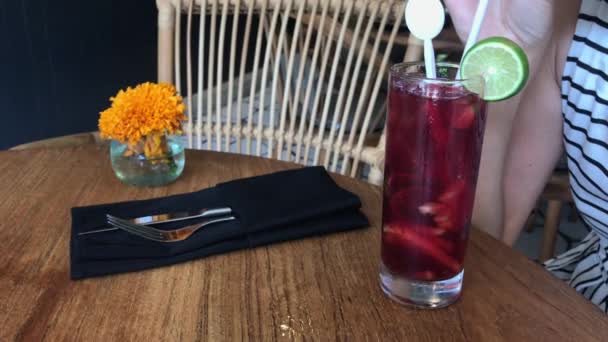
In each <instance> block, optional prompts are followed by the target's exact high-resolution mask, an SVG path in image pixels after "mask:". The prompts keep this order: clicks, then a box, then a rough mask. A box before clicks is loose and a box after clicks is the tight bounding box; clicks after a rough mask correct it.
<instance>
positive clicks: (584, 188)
mask: <svg viewBox="0 0 608 342" xmlns="http://www.w3.org/2000/svg"><path fill="white" fill-rule="evenodd" d="M562 108H563V117H564V135H563V138H564V145H565V148H566V154H567V157H568V169H569V171H570V183H571V186H572V195H573V197H574V201H575V203H576V207H577V209H578V211H579V213H580V215H581V217H582V218H583V221H584V223H585V225H586V226H587V227H588V228H589V229H590V230H591V232H590V234H589V235H588V236H587V237H586V238H585V239H584V240H583V241H582V242H581V243H580V244H579V245H578V246H577V247H576V248H574V249H572V250H570V251H568V252H566V253H565V254H562V255H560V256H558V257H557V258H555V259H552V260H549V261H548V262H547V263H546V264H545V266H546V267H547V269H548V270H549V271H551V272H552V273H553V274H555V275H556V276H557V277H559V278H561V279H563V280H566V281H568V282H569V284H570V285H571V286H572V287H574V288H575V289H576V290H577V291H578V292H579V293H581V294H583V295H584V296H585V297H586V298H588V299H589V300H591V301H592V302H593V303H595V304H596V305H597V306H599V307H600V309H602V310H603V311H604V312H607V313H608V302H607V301H608V0H583V1H582V4H581V10H580V14H579V17H578V22H577V25H576V33H575V34H574V37H573V40H572V45H571V47H570V51H569V53H568V58H567V62H566V67H565V69H564V74H563V77H562Z"/></svg>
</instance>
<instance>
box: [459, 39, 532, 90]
mask: <svg viewBox="0 0 608 342" xmlns="http://www.w3.org/2000/svg"><path fill="white" fill-rule="evenodd" d="M528 73H529V66H528V57H527V56H526V53H525V52H524V50H523V49H522V48H521V47H520V46H519V45H517V44H516V43H515V42H513V41H511V40H509V39H507V38H504V37H491V38H486V39H484V40H480V41H479V42H477V43H476V44H475V45H473V46H472V47H471V48H470V49H469V51H468V52H467V53H466V54H465V55H464V57H463V58H462V64H461V66H460V75H461V76H462V78H463V79H467V78H470V77H473V76H480V75H481V76H482V77H483V78H484V80H485V92H484V96H483V99H484V100H486V101H501V100H506V99H508V98H510V97H512V96H514V95H516V94H517V93H519V92H520V91H521V90H522V88H523V87H524V85H526V81H527V80H528Z"/></svg>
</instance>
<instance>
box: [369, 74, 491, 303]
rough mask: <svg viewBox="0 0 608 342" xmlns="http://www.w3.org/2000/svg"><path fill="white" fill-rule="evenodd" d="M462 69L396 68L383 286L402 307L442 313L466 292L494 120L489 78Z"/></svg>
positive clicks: (388, 143)
mask: <svg viewBox="0 0 608 342" xmlns="http://www.w3.org/2000/svg"><path fill="white" fill-rule="evenodd" d="M457 74H458V66H457V65H454V64H448V63H438V64H437V78H436V79H429V78H426V76H425V67H424V64H421V63H404V64H398V65H395V66H394V67H393V68H392V69H391V71H390V80H389V101H388V119H387V132H386V133H387V135H386V157H385V167H384V197H383V198H384V202H383V211H382V263H381V267H380V285H381V287H382V290H383V291H384V292H385V293H386V294H387V295H388V296H389V297H390V298H392V299H394V300H396V301H397V302H399V303H402V304H411V305H414V306H418V307H430V308H437V307H443V306H446V305H449V304H451V303H453V302H455V301H456V300H457V299H458V298H459V297H460V293H461V288H462V279H463V272H464V269H463V262H464V255H465V250H466V245H467V240H468V235H469V227H470V223H471V213H472V211H473V200H474V196H475V186H476V183H477V173H478V170H479V160H480V156H481V145H482V141H483V133H484V127H485V120H486V103H485V102H484V101H483V100H482V95H483V94H482V92H483V88H484V81H483V79H482V78H481V77H479V78H476V79H467V80H461V79H457V77H456V75H457Z"/></svg>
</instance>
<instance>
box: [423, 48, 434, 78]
mask: <svg viewBox="0 0 608 342" xmlns="http://www.w3.org/2000/svg"><path fill="white" fill-rule="evenodd" d="M424 68H425V69H426V77H427V78H437V70H436V69H437V68H436V66H435V50H434V49H433V41H432V40H431V39H425V40H424Z"/></svg>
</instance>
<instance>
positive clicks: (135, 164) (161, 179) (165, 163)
mask: <svg viewBox="0 0 608 342" xmlns="http://www.w3.org/2000/svg"><path fill="white" fill-rule="evenodd" d="M160 144H162V147H161V148H162V150H163V151H164V152H163V153H162V154H161V155H159V156H157V157H148V156H146V155H145V153H143V149H144V147H143V145H145V142H143V141H142V142H141V143H140V144H138V145H139V146H136V147H130V146H129V145H127V144H123V143H121V142H119V141H116V140H112V142H111V144H110V160H111V161H112V169H113V170H114V174H115V175H116V177H118V179H120V180H121V181H122V182H123V183H126V184H128V185H134V186H142V187H144V186H148V187H153V186H162V185H166V184H169V183H171V182H173V181H175V180H176V179H177V178H178V177H179V176H180V175H181V174H182V172H183V171H184V165H185V164H186V155H185V153H184V145H183V143H182V142H181V140H180V139H179V137H178V136H171V135H166V136H163V137H162V138H161V142H160ZM137 151H141V152H139V153H138V152H137Z"/></svg>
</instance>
